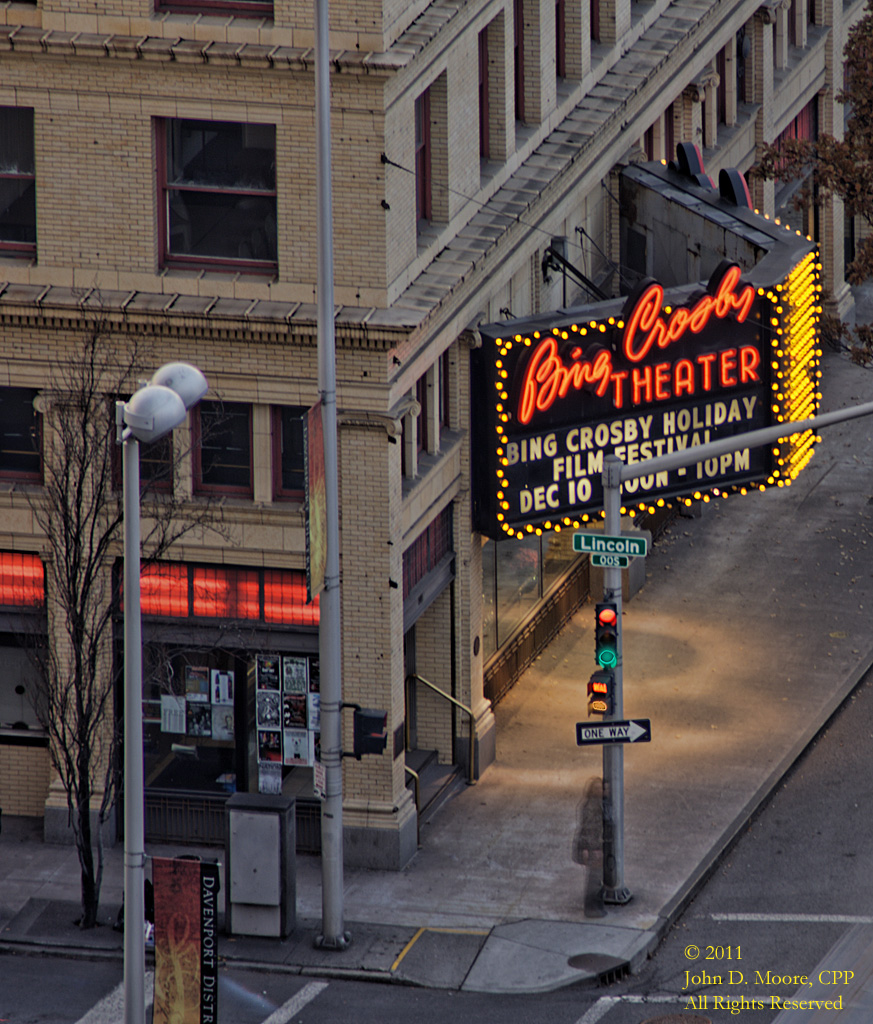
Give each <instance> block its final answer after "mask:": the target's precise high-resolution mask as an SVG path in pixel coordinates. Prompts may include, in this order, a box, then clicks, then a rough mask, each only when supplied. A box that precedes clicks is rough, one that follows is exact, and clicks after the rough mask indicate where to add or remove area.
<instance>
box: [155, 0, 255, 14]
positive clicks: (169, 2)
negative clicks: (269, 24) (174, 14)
mask: <svg viewBox="0 0 873 1024" xmlns="http://www.w3.org/2000/svg"><path fill="white" fill-rule="evenodd" d="M155 10H156V11H181V12H185V11H191V12H192V14H225V15H227V14H232V15H236V16H237V17H243V18H245V17H255V16H256V15H259V16H261V17H272V15H273V2H272V0H155Z"/></svg>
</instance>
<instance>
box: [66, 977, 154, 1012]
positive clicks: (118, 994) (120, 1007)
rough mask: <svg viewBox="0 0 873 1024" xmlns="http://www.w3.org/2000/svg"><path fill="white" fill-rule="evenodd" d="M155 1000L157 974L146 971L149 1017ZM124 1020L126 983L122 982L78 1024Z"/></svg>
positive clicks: (146, 1006)
mask: <svg viewBox="0 0 873 1024" xmlns="http://www.w3.org/2000/svg"><path fill="white" fill-rule="evenodd" d="M154 998H155V972H154V971H146V974H145V1009H146V1016H148V1011H149V1007H150V1006H151V1005H152V1003H153V1002H154ZM121 1020H124V982H123V981H120V982H119V983H118V984H117V985H116V986H115V988H114V989H113V990H112V991H111V992H110V993H109V994H108V995H106V996H104V997H103V998H102V999H101V1000H100V1002H99V1003H95V1004H94V1005H93V1006H92V1007H91V1009H90V1010H89V1011H88V1012H87V1013H86V1014H85V1016H84V1017H80V1018H79V1020H78V1021H77V1022H76V1024H118V1022H119V1021H121Z"/></svg>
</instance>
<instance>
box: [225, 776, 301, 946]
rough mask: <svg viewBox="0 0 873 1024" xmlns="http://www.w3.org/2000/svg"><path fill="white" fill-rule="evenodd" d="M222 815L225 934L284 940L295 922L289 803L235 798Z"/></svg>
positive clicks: (291, 802) (288, 799)
mask: <svg viewBox="0 0 873 1024" xmlns="http://www.w3.org/2000/svg"><path fill="white" fill-rule="evenodd" d="M225 813H226V829H227V838H226V851H227V853H226V861H227V868H226V870H227V896H226V901H225V906H226V915H225V919H226V923H227V931H228V934H230V935H259V936H266V937H269V938H285V937H286V936H287V935H290V934H291V932H292V931H293V930H294V925H295V922H296V917H297V861H296V846H297V842H296V840H297V837H296V823H295V817H294V815H295V806H294V798H293V797H285V796H266V795H262V794H259V793H235V794H234V795H233V796H232V797H231V798H230V799H229V800H228V801H227V804H226V812H225Z"/></svg>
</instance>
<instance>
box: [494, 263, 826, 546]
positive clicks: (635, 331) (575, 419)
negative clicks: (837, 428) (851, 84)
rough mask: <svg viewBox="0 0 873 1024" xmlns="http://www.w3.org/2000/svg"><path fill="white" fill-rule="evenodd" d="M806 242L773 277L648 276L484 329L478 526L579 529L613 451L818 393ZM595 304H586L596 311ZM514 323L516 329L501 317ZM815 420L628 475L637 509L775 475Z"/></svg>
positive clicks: (653, 450) (807, 405)
mask: <svg viewBox="0 0 873 1024" xmlns="http://www.w3.org/2000/svg"><path fill="white" fill-rule="evenodd" d="M816 260H817V257H816V254H815V251H814V249H813V247H812V246H806V251H805V252H804V254H803V255H802V257H801V258H800V259H799V260H798V262H797V263H796V264H795V265H794V266H793V268H792V269H791V270H790V272H789V273H788V275H787V276H786V277H785V278H784V279H782V280H781V281H779V282H778V283H775V284H767V285H762V284H756V283H755V282H754V271H753V272H752V274H751V275H750V276H749V277H745V276H744V275H743V273H742V271H741V270H740V268H739V267H738V266H737V265H736V264H729V263H724V264H722V266H721V267H719V268H718V270H717V271H716V272H715V273H714V274H713V276H712V278H711V280H710V281H709V283H708V285H707V287H706V288H705V289H703V288H701V287H700V286H696V287H692V286H688V287H686V288H682V289H678V288H677V289H671V290H670V291H669V292H667V291H665V290H664V288H663V286H662V285H661V284H659V283H657V282H653V281H651V280H649V281H644V282H643V283H642V284H641V285H640V286H639V287H638V289H637V291H636V292H635V293H634V294H632V295H631V296H630V297H629V298H628V299H627V300H617V301H615V302H613V303H603V304H599V305H598V306H596V307H589V309H588V311H587V312H588V314H589V316H585V315H584V314H585V312H586V311H584V310H580V311H579V313H580V314H582V315H580V316H578V317H576V318H573V317H570V316H568V315H567V314H560V313H556V314H553V315H552V316H551V317H539V318H530V319H529V320H526V321H516V322H515V323H514V324H495V325H492V326H491V327H490V328H489V327H486V328H483V329H480V330H481V333H482V337H483V343H484V344H483V348H482V349H481V350H479V351H478V352H477V353H476V356H475V358H474V383H475V385H476V386H477V387H478V388H479V390H480V394H481V395H484V396H485V397H484V401H483V402H480V403H474V408H476V409H481V408H482V407H485V408H487V413H486V415H484V416H482V415H480V416H479V418H478V419H474V433H475V444H474V452H475V479H476V492H475V496H476V503H477V504H476V507H477V511H476V520H477V528H478V529H479V530H480V531H481V532H483V533H486V534H488V535H489V536H492V537H495V538H497V539H499V538H501V537H506V536H514V537H522V536H526V535H528V534H530V533H541V532H542V531H543V530H552V529H555V530H560V529H562V528H565V527H567V526H570V527H572V528H578V526H579V524H580V523H581V522H584V521H586V520H587V519H589V518H590V517H591V516H592V515H594V514H596V513H597V512H598V511H599V509H600V507H601V503H602V489H601V482H600V474H601V472H602V469H603V459H604V456H605V455H606V454H609V453H610V452H615V454H617V455H618V456H619V457H620V458H621V459H623V460H624V461H625V462H626V463H632V462H639V461H642V460H645V459H648V458H653V457H655V456H658V455H664V454H668V453H670V452H673V451H677V450H682V449H685V448H693V447H695V446H697V445H702V444H705V443H707V442H708V441H713V440H715V439H716V438H718V437H724V436H728V435H737V434H742V433H744V432H748V431H750V430H754V429H757V428H758V427H762V426H769V425H771V424H772V423H776V422H779V421H780V420H782V419H789V418H790V419H800V418H803V417H804V416H809V415H813V414H814V412H815V408H816V405H817V400H818V397H819V396H818V391H817V388H818V376H819V375H820V372H819V370H818V359H819V357H820V353H819V352H818V349H817V325H818V305H817V303H818V301H819V299H818V295H819V291H820V285H819V283H818V270H819V265H818V263H817V262H816ZM589 317H590V318H589ZM507 327H509V331H507V330H506V328H507ZM815 440H816V438H815V437H814V436H812V435H811V434H809V433H808V434H807V435H804V436H802V437H799V438H791V439H786V440H785V441H784V442H781V443H780V444H779V445H777V446H774V447H773V448H772V449H760V448H758V449H754V448H753V449H745V450H740V451H739V452H735V453H733V454H732V455H731V456H730V457H729V458H725V459H721V460H707V461H702V462H700V463H698V464H696V465H692V466H690V467H687V468H686V469H684V470H676V471H671V472H670V473H663V474H659V475H658V476H657V477H643V478H641V479H640V480H638V481H631V482H630V483H628V484H626V485H625V488H624V492H623V494H624V500H625V502H627V506H628V510H630V512H631V514H633V513H634V512H635V511H636V508H631V506H632V505H635V506H636V507H643V508H652V507H653V506H654V505H655V504H663V503H664V501H665V500H667V499H671V498H678V499H681V500H690V499H691V497H693V496H696V497H700V496H703V495H706V496H707V497H708V495H709V494H710V493H713V492H714V493H719V494H725V493H727V492H729V491H732V490H737V491H742V492H743V493H745V491H746V490H748V489H751V488H755V489H757V488H758V487H764V486H767V485H768V484H775V485H779V486H784V485H785V484H786V483H790V482H791V480H792V479H793V478H794V477H795V476H796V475H797V473H798V472H800V469H802V467H803V465H805V464H806V461H808V459H809V458H810V456H811V454H812V448H813V445H814V443H815Z"/></svg>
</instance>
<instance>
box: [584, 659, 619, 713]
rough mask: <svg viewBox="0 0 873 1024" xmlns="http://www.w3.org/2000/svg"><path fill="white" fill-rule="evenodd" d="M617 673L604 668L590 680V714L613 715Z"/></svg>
mask: <svg viewBox="0 0 873 1024" xmlns="http://www.w3.org/2000/svg"><path fill="white" fill-rule="evenodd" d="M614 686H615V673H614V672H612V671H610V670H608V669H604V670H602V671H600V672H595V673H594V674H593V675H592V676H591V678H590V679H589V680H588V714H589V716H591V715H611V714H612V695H613V687H614Z"/></svg>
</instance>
